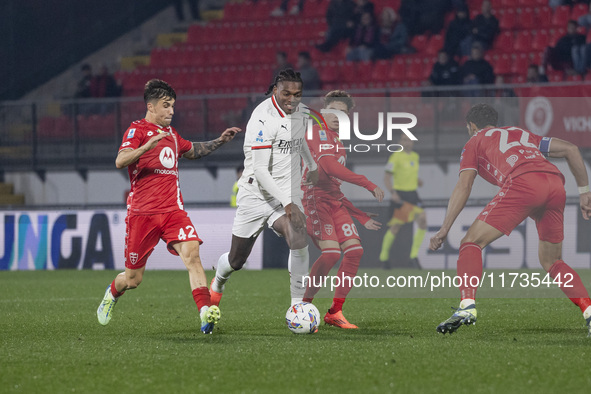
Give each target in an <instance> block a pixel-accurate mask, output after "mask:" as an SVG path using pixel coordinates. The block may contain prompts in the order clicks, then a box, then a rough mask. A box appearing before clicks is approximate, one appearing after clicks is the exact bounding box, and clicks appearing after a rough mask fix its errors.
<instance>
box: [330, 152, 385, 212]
mask: <svg viewBox="0 0 591 394" xmlns="http://www.w3.org/2000/svg"><path fill="white" fill-rule="evenodd" d="M320 166H321V167H322V169H323V170H324V172H326V174H327V175H330V176H332V177H335V178H338V179H340V180H342V181H345V182H349V183H352V184H354V185H357V186H361V187H363V188H365V189H367V190H368V191H369V192H370V193H371V194H373V196H374V197H375V198H376V200H378V201H379V202H382V200H383V199H384V191H383V190H382V189H380V188H379V187H378V186H376V185H375V184H373V183H372V182H371V181H370V180H369V179H367V177H365V176H364V175H361V174H356V173H354V172H353V171H351V170H350V169H348V168H347V167H345V166H344V165H342V164H341V163H339V161H338V160H337V159H336V157H334V156H330V155H326V156H322V157H321V158H320Z"/></svg>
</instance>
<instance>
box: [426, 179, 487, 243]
mask: <svg viewBox="0 0 591 394" xmlns="http://www.w3.org/2000/svg"><path fill="white" fill-rule="evenodd" d="M474 178H476V171H473V170H465V171H462V172H460V178H459V179H458V183H456V187H455V188H454V191H453V192H452V193H451V198H450V199H449V203H448V205H447V212H446V213H445V219H443V224H442V225H441V228H440V229H439V231H438V232H437V233H436V234H435V235H434V236H433V237H431V240H430V242H429V249H431V250H437V249H439V248H440V247H441V245H443V241H445V238H447V233H449V230H450V229H451V226H452V225H453V224H454V222H455V221H456V219H457V217H458V215H459V214H460V212H462V209H464V207H465V206H466V202H467V201H468V197H470V193H471V192H472V185H473V184H474Z"/></svg>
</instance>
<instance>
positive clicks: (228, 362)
mask: <svg viewBox="0 0 591 394" xmlns="http://www.w3.org/2000/svg"><path fill="white" fill-rule="evenodd" d="M393 272H396V271H393ZM115 274H116V272H113V271H53V272H52V271H37V272H1V273H0V288H1V289H2V298H1V299H0V315H1V316H2V318H1V320H0V333H1V337H0V347H1V352H0V366H1V367H0V368H1V372H0V392H2V393H5V392H22V393H65V392H83V393H93V392H96V393H99V392H100V393H106V392H124V393H134V392H141V393H152V392H154V393H156V392H191V393H207V392H215V393H232V392H261V393H266V392H269V393H272V392H340V393H344V392H356V393H361V392H363V393H370V392H374V393H385V392H421V393H427V392H433V393H442V392H459V393H462V392H466V393H479V392H486V393H490V392H503V391H504V392H516V391H519V392H521V393H529V392H532V393H540V392H542V393H545V392H571V393H574V392H586V391H587V390H588V389H589V387H591V373H590V372H589V371H590V369H589V366H590V361H589V360H590V359H591V338H587V337H586V328H585V327H584V320H583V319H582V317H581V314H580V312H579V310H578V308H576V307H575V306H573V305H572V304H571V303H570V301H568V300H567V299H566V298H561V299H481V300H479V303H478V323H477V324H476V325H475V326H469V327H468V326H463V327H461V328H460V329H459V331H458V332H457V333H456V334H453V335H452V336H449V335H446V336H442V335H441V334H438V333H436V332H435V327H436V326H437V324H438V323H440V322H441V321H443V320H445V319H446V318H448V317H449V316H450V315H451V313H452V310H451V309H450V306H456V305H457V299H352V300H349V301H348V302H347V303H346V304H345V312H346V316H347V318H349V320H350V321H351V322H353V323H355V324H357V325H359V326H360V329H359V330H355V331H344V330H340V329H338V328H335V327H331V326H326V325H324V324H323V325H322V326H321V327H320V331H319V332H318V333H317V334H314V335H294V334H292V333H290V332H289V330H288V329H287V327H286V325H285V320H284V316H285V311H286V310H287V307H288V306H289V305H288V302H289V284H288V282H289V279H288V276H287V273H286V272H285V271H284V270H265V271H262V272H261V271H259V272H248V271H245V272H240V273H237V274H235V275H234V276H233V277H232V279H231V282H230V283H229V285H228V290H227V293H226V295H224V298H223V300H222V304H221V310H222V320H221V322H220V324H219V326H218V327H216V329H215V331H214V334H213V335H203V334H201V333H200V332H199V318H198V313H197V308H196V307H195V304H194V302H193V299H192V298H191V293H190V290H189V284H188V276H187V274H186V272H183V271H147V272H146V274H145V275H144V282H143V283H142V285H141V286H140V287H139V288H138V289H136V290H133V291H129V292H128V293H127V294H125V295H124V296H123V297H122V298H121V299H120V302H119V303H118V304H117V306H116V308H115V311H114V315H113V319H112V320H111V322H110V324H109V325H108V326H106V327H103V326H101V325H100V324H99V323H98V322H97V319H96V308H97V307H98V304H99V302H100V300H101V299H102V296H103V293H104V290H105V287H106V286H107V284H108V283H109V282H110V281H111V280H112V279H113V277H114V276H115ZM212 275H213V274H212V272H211V271H209V272H208V277H210V278H211V276H212ZM586 282H587V281H586ZM329 304H330V300H329V299H317V300H316V301H315V305H316V306H317V307H318V309H319V310H320V311H321V318H322V317H323V316H324V313H325V312H326V309H327V308H328V307H329Z"/></svg>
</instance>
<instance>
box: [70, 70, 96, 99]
mask: <svg viewBox="0 0 591 394" xmlns="http://www.w3.org/2000/svg"><path fill="white" fill-rule="evenodd" d="M80 70H81V71H82V78H81V79H80V81H78V85H77V86H76V93H75V94H74V97H76V98H88V97H91V94H90V84H91V82H92V68H91V67H90V64H83V65H82V67H81V68H80Z"/></svg>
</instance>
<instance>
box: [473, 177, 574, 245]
mask: <svg viewBox="0 0 591 394" xmlns="http://www.w3.org/2000/svg"><path fill="white" fill-rule="evenodd" d="M565 201H566V192H565V191H564V180H563V178H562V177H561V176H560V175H558V174H552V173H547V172H528V173H525V174H523V175H520V176H518V177H517V178H511V177H509V178H508V179H507V181H506V182H505V184H504V185H503V187H502V188H501V190H500V191H499V192H498V193H497V195H496V196H495V197H494V198H493V199H492V201H491V202H489V203H488V205H487V206H486V207H485V208H484V210H483V211H482V212H481V213H480V215H478V217H477V219H479V220H482V221H483V222H486V223H488V224H490V225H491V226H493V227H494V228H496V229H497V230H499V231H501V232H502V233H504V234H505V235H509V234H511V231H513V229H514V228H515V227H517V226H518V225H519V224H520V223H521V222H523V221H524V220H525V219H526V218H527V217H530V218H532V219H533V220H534V221H535V222H536V227H537V229H538V236H539V238H540V240H541V241H547V242H551V243H559V242H562V240H563V239H564V204H565Z"/></svg>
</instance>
